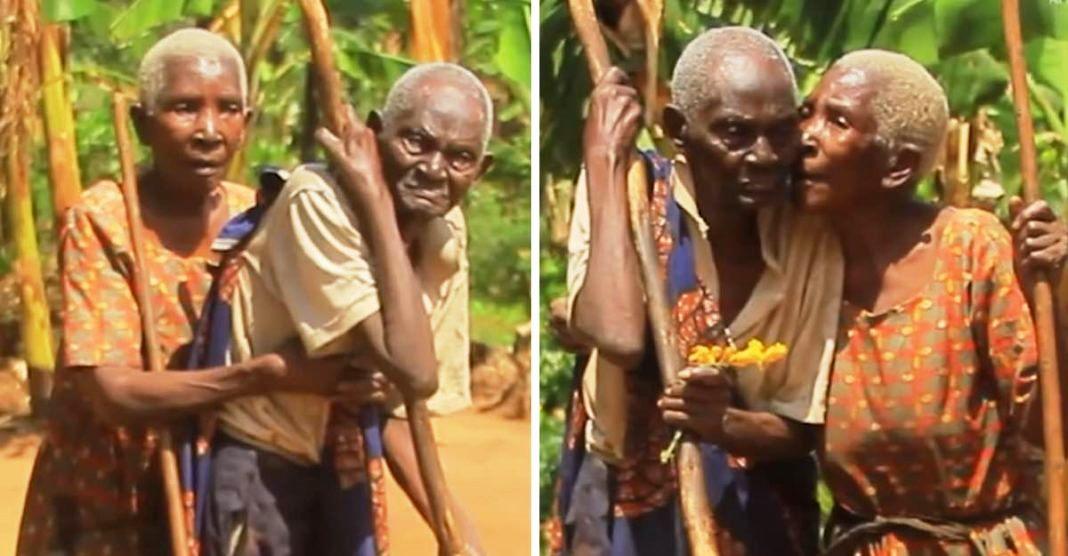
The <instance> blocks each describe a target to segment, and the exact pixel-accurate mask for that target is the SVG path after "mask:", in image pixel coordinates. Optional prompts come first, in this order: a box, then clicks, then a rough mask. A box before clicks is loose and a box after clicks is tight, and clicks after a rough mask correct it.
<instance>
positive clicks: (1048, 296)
mask: <svg viewBox="0 0 1068 556" xmlns="http://www.w3.org/2000/svg"><path fill="white" fill-rule="evenodd" d="M1001 16H1002V20H1003V23H1004V26H1005V44H1006V47H1007V49H1008V53H1009V67H1010V69H1011V72H1012V97H1013V105H1014V108H1015V110H1016V126H1017V127H1018V128H1019V131H1020V173H1021V174H1022V176H1023V184H1024V188H1023V194H1024V195H1023V196H1024V199H1025V200H1026V201H1027V202H1033V201H1035V200H1037V199H1038V198H1039V189H1038V166H1037V164H1036V162H1035V161H1036V158H1035V154H1036V153H1035V130H1034V124H1033V122H1032V121H1031V106H1030V98H1029V95H1028V89H1027V62H1026V61H1025V60H1024V56H1023V38H1022V34H1021V31H1020V6H1019V1H1018V0H1002V1H1001ZM1032 296H1033V297H1032V299H1033V300H1034V308H1035V325H1036V330H1035V332H1036V334H1037V336H1038V363H1039V373H1040V374H1039V381H1040V384H1041V390H1042V424H1043V427H1042V429H1043V436H1044V440H1045V453H1044V463H1045V472H1046V485H1047V488H1048V490H1049V492H1047V496H1046V512H1047V515H1046V517H1047V519H1048V520H1049V521H1048V523H1049V548H1050V551H1051V554H1053V555H1054V556H1065V555H1066V554H1068V538H1066V532H1068V531H1066V529H1065V527H1066V520H1065V478H1064V437H1063V436H1062V430H1063V426H1062V422H1061V417H1062V416H1061V387H1060V373H1059V371H1058V369H1057V340H1056V335H1055V333H1054V330H1055V323H1054V319H1053V293H1052V289H1051V288H1050V282H1049V276H1046V275H1045V274H1043V275H1041V276H1039V277H1038V281H1037V282H1036V283H1035V285H1034V291H1033V292H1032Z"/></svg>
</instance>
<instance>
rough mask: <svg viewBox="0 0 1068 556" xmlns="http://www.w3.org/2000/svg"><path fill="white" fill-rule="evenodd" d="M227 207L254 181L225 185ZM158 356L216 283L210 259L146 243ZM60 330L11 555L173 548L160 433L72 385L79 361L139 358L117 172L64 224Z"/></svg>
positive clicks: (182, 336)
mask: <svg viewBox="0 0 1068 556" xmlns="http://www.w3.org/2000/svg"><path fill="white" fill-rule="evenodd" d="M223 187H224V191H225V196H226V202H227V205H228V209H229V212H230V214H231V215H233V214H237V213H238V212H240V211H242V210H244V209H245V208H247V207H249V206H251V205H252V203H253V201H254V196H255V194H254V191H253V190H252V189H249V188H246V187H244V186H240V185H236V184H229V183H227V184H224V186H223ZM145 251H146V259H147V261H146V262H147V266H148V274H149V280H150V290H151V295H152V304H153V308H154V310H155V317H156V326H157V331H158V334H159V342H160V348H161V351H162V354H163V358H164V361H169V360H170V359H171V357H172V356H173V355H174V354H175V352H176V351H177V350H178V349H179V348H180V347H182V346H183V345H185V344H187V343H188V342H189V341H190V339H191V338H192V335H193V326H194V324H195V322H196V313H197V312H198V311H199V310H200V308H201V306H202V305H203V303H204V298H205V296H206V295H207V292H208V288H209V286H210V285H211V278H212V277H211V274H210V273H209V270H208V262H209V261H207V260H205V259H203V258H200V257H187V258H186V257H180V256H178V255H176V254H174V253H173V252H171V251H169V250H167V249H165V248H164V247H163V246H162V245H160V244H159V243H158V242H156V241H154V240H152V239H148V241H146V245H145ZM59 257H60V280H61V286H62V291H63V325H62V327H63V340H62V343H61V346H60V351H59V359H60V365H59V369H58V370H57V372H56V376H55V389H54V392H53V403H52V416H51V419H50V422H49V426H48V434H47V437H46V439H45V441H44V443H43V444H42V446H41V450H40V453H39V454H38V456H37V462H36V464H35V467H34V471H33V475H32V477H31V482H30V489H29V492H28V493H27V497H26V505H25V510H24V513H23V519H22V525H21V529H20V533H19V547H18V554H20V555H22V554H24V555H27V556H39V555H41V554H51V553H54V552H55V551H60V553H62V554H78V555H95V554H101V555H103V554H115V555H120V554H157V553H166V552H167V551H168V542H167V540H166V539H167V537H166V528H165V524H166V519H165V514H164V512H165V510H164V508H163V505H162V489H161V485H160V481H159V472H158V466H157V460H156V458H155V457H154V456H155V454H156V450H155V448H156V438H155V437H154V435H152V434H150V433H149V432H148V431H147V430H146V428H145V427H143V426H125V427H114V426H111V425H108V424H107V423H105V422H103V421H101V420H100V419H99V418H98V417H96V416H95V415H94V413H93V411H92V409H91V408H90V407H89V404H88V402H87V400H85V399H84V398H82V397H81V396H80V394H79V390H78V389H77V388H75V384H74V380H75V375H76V373H78V372H83V371H80V370H79V369H80V368H86V367H96V366H102V365H115V366H126V367H136V368H143V367H144V366H145V365H144V360H143V358H142V350H141V348H142V346H141V339H142V337H141V322H140V317H139V313H138V307H137V304H136V302H135V301H134V297H133V293H132V292H133V290H132V284H131V282H130V280H131V278H130V269H131V268H133V257H132V254H131V249H130V240H129V232H128V229H127V226H126V210H125V206H124V204H123V198H122V193H121V191H120V190H119V187H118V185H117V184H115V183H114V182H110V181H105V182H101V183H98V184H96V185H94V186H93V187H91V188H89V189H87V190H86V191H85V193H84V194H83V195H82V198H81V200H80V202H79V203H78V204H77V205H76V206H74V207H72V208H71V209H70V210H69V211H68V213H67V214H66V221H65V223H64V226H63V229H62V232H61V244H60V250H59Z"/></svg>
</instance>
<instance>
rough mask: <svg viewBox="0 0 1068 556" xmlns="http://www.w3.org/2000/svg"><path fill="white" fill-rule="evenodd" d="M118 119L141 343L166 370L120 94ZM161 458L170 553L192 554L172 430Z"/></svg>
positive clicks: (115, 99)
mask: <svg viewBox="0 0 1068 556" xmlns="http://www.w3.org/2000/svg"><path fill="white" fill-rule="evenodd" d="M112 106H113V110H114V118H115V139H116V143H117V144H118V147H119V162H120V165H121V168H122V181H121V182H120V183H121V187H122V196H123V200H124V201H125V204H126V224H127V227H128V228H129V229H130V246H131V249H132V251H133V256H134V268H133V273H132V274H133V283H134V297H135V299H136V300H137V307H138V309H139V311H140V316H141V331H142V342H143V344H144V353H145V356H146V357H147V359H148V370H149V371H152V372H161V371H163V361H162V358H161V355H160V349H159V339H158V335H157V334H156V318H155V313H154V312H153V310H152V298H151V296H150V292H149V278H148V273H147V267H146V266H145V248H144V245H145V243H144V237H143V236H142V234H141V232H142V228H141V206H140V202H139V201H138V194H137V169H136V166H135V165H134V153H133V144H132V143H131V142H130V134H129V123H128V119H129V117H128V115H127V106H126V99H125V98H124V97H123V96H122V95H121V94H118V93H116V94H113V95H112ZM158 434H159V460H160V470H161V471H162V473H163V490H164V493H165V494H166V504H167V524H168V528H169V529H170V538H171V552H172V553H173V554H175V555H178V554H189V553H190V552H191V549H192V545H191V544H190V538H189V531H188V530H187V528H186V527H187V523H186V519H185V511H184V509H183V506H182V491H181V488H180V486H179V483H178V461H177V459H176V458H175V456H174V444H173V442H172V441H171V434H170V431H168V430H167V429H160V430H159V431H158Z"/></svg>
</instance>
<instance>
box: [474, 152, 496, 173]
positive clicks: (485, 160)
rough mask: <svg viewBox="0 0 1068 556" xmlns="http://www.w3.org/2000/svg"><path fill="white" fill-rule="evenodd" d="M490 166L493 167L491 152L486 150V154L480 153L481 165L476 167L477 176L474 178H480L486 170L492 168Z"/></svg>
mask: <svg viewBox="0 0 1068 556" xmlns="http://www.w3.org/2000/svg"><path fill="white" fill-rule="evenodd" d="M492 167H493V153H491V152H487V153H486V154H483V155H482V166H481V167H480V168H479V169H478V176H476V177H475V179H476V180H477V179H481V178H482V176H484V175H486V172H488V171H489V169H490V168H492Z"/></svg>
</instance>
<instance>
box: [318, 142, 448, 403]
mask: <svg viewBox="0 0 1068 556" xmlns="http://www.w3.org/2000/svg"><path fill="white" fill-rule="evenodd" d="M353 123H354V124H355V125H350V126H349V130H348V134H347V136H346V137H345V138H344V141H342V140H341V139H338V138H337V137H336V136H334V135H333V134H332V133H330V132H329V131H327V130H325V129H320V130H319V131H318V133H317V134H316V137H317V139H318V140H319V144H320V145H322V146H323V148H324V150H325V151H326V153H327V155H328V156H329V158H330V160H331V162H332V163H333V167H334V169H335V171H336V173H337V177H338V182H339V183H340V184H341V186H342V187H343V188H344V189H345V191H346V193H347V194H348V197H349V201H350V204H351V205H352V207H353V209H355V211H356V214H357V215H358V216H359V219H360V222H361V224H362V228H361V232H363V234H364V236H365V237H366V240H367V243H368V246H369V247H370V250H371V252H372V253H373V254H374V260H375V267H374V269H375V285H376V287H377V288H378V297H379V300H380V303H379V306H380V309H379V312H378V313H375V314H373V315H371V316H370V317H368V318H366V319H364V320H362V321H361V322H360V323H359V324H358V325H356V326H355V327H354V329H353V334H354V337H355V339H356V342H357V344H358V346H357V349H358V350H360V351H361V352H364V353H365V354H366V355H367V356H369V357H370V359H371V363H372V365H373V366H374V367H375V368H377V369H379V370H381V371H382V372H383V373H385V374H386V376H387V377H388V378H389V379H390V380H391V381H393V382H394V384H396V385H397V387H398V388H400V390H401V392H402V393H403V394H404V395H405V396H406V397H407V396H414V397H416V398H427V397H429V396H431V395H432V394H433V393H434V392H435V391H437V388H438V376H437V360H436V357H435V355H434V338H433V333H432V331H431V329H430V319H429V317H428V316H427V314H426V310H425V309H424V308H423V300H422V287H421V285H420V283H419V280H418V278H417V277H416V275H415V270H414V269H413V267H412V263H411V260H410V259H409V257H408V253H407V252H406V251H405V247H404V242H403V240H402V238H401V235H400V228H399V227H398V225H397V217H396V213H395V210H394V206H393V199H392V197H391V195H390V193H389V190H388V188H387V187H386V183H385V178H384V177H383V176H382V170H381V165H380V162H379V158H378V147H377V143H376V141H377V140H376V138H375V136H374V133H373V132H372V131H371V130H370V129H369V128H367V127H365V126H363V125H360V124H359V122H356V121H354V122H353Z"/></svg>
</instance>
